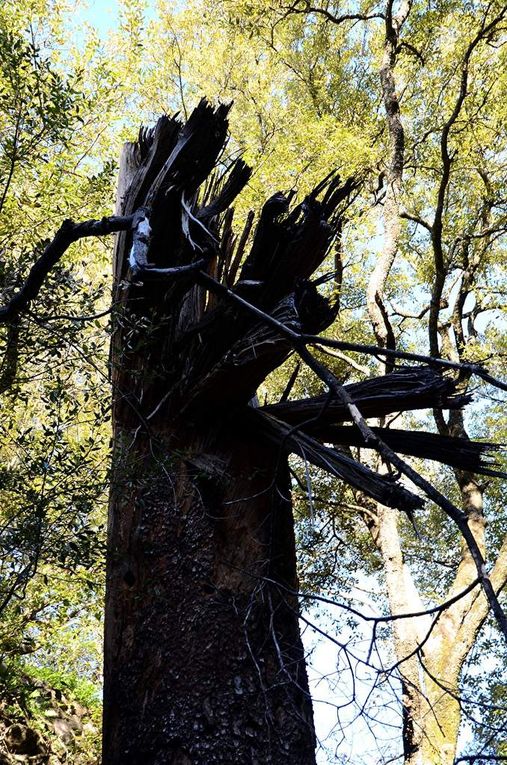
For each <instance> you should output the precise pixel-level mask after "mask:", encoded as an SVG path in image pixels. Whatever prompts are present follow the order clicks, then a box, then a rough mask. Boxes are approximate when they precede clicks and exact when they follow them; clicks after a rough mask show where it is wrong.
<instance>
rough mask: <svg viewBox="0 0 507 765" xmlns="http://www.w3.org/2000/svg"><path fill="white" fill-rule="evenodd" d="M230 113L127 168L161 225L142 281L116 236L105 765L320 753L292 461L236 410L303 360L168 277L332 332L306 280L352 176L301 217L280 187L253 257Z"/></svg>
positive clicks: (144, 139)
mask: <svg viewBox="0 0 507 765" xmlns="http://www.w3.org/2000/svg"><path fill="white" fill-rule="evenodd" d="M226 112H227V110H226V109H225V108H224V107H219V108H218V109H217V110H213V109H212V108H211V107H210V106H208V105H207V104H205V103H202V104H201V105H200V106H199V107H198V109H197V110H196V112H194V114H193V115H192V116H191V117H190V119H189V121H188V122H187V123H186V125H185V126H182V125H181V124H180V123H178V122H177V121H176V120H168V119H166V118H162V119H161V120H159V122H158V123H157V125H156V127H155V128H154V130H152V131H141V134H140V139H139V142H138V143H137V144H131V145H127V147H126V156H124V158H123V161H122V165H121V167H122V172H121V178H120V192H119V194H120V196H121V199H119V202H118V210H119V211H121V212H122V213H123V214H125V215H129V214H132V213H135V211H136V210H139V209H140V208H141V209H142V210H143V211H144V212H143V215H145V216H146V220H148V219H149V222H150V224H151V232H150V231H149V227H148V228H147V226H146V223H143V226H144V229H143V231H144V232H146V231H148V236H145V239H142V237H141V239H140V244H139V242H138V245H136V246H138V249H139V248H140V249H141V250H142V253H143V254H142V258H143V260H146V262H143V264H142V268H143V270H142V271H140V268H141V264H140V256H137V259H136V256H135V252H134V251H131V247H132V239H133V234H132V233H130V234H129V233H128V232H125V233H122V234H121V235H120V236H119V237H118V241H117V246H116V255H115V268H114V273H115V295H114V298H115V304H116V305H117V306H118V308H117V313H116V317H115V323H114V333H113V339H112V354H111V369H112V382H113V388H114V407H113V425H114V457H115V460H114V471H113V484H112V491H111V500H110V519H109V554H108V572H107V598H106V600H107V604H106V630H105V688H104V745H103V758H104V763H107V765H120V763H121V765H141V763H142V764H143V765H155V764H157V765H161V764H162V763H174V764H178V765H183V764H185V765H187V763H203V764H204V763H238V764H239V763H245V765H246V764H247V763H248V764H251V763H258V764H259V765H264V764H265V763H301V765H307V764H311V763H313V762H314V761H315V755H314V745H315V741H314V729H313V718H312V707H311V701H310V697H309V693H308V683H307V678H306V671H305V663H304V656H303V648H302V644H301V640H300V637H299V628H298V603H297V599H296V598H294V597H293V596H292V595H290V594H289V593H290V592H294V591H295V590H296V589H297V580H296V562H295V545H294V532H293V521H292V514H291V502H290V482H289V475H288V468H287V453H286V450H282V449H281V448H280V445H279V444H276V443H274V444H272V443H271V442H270V441H269V440H268V439H266V438H264V437H262V436H261V435H258V434H257V433H256V432H255V429H254V430H252V432H247V429H248V423H247V420H245V418H244V417H243V418H242V417H241V413H242V412H244V411H245V409H247V408H248V407H249V401H250V400H251V398H252V396H253V395H254V394H255V391H256V388H257V386H258V384H259V383H260V382H261V381H262V380H263V379H264V377H265V376H266V375H267V374H268V373H269V372H270V371H271V370H272V369H274V368H275V367H277V366H278V365H279V364H280V363H281V362H282V361H283V359H284V358H285V357H286V356H287V354H288V353H289V352H290V350H291V348H290V345H289V344H288V343H287V341H286V340H285V339H284V338H283V337H281V336H278V335H277V334H276V332H274V331H273V330H271V329H270V328H269V327H267V328H266V327H265V326H264V325H263V324H262V322H259V320H258V319H256V318H255V316H253V317H250V316H248V315H247V314H245V312H241V311H239V312H237V311H236V310H235V309H234V306H231V305H229V304H228V303H226V302H224V301H223V300H221V298H220V297H218V296H216V295H214V294H212V293H209V292H207V291H206V290H205V289H204V288H203V287H201V286H199V285H198V284H196V283H195V281H197V280H195V281H192V279H191V278H189V275H188V274H190V275H191V272H185V271H183V272H181V274H182V275H181V276H178V278H171V279H169V278H167V274H166V273H164V269H167V268H168V267H169V268H172V269H175V268H178V267H182V266H183V267H184V268H185V267H187V266H190V268H191V269H192V268H193V265H192V264H193V263H195V262H196V261H199V263H200V264H201V267H202V268H203V271H204V272H205V273H206V274H208V275H210V276H212V277H213V278H214V279H216V280H217V281H218V282H220V283H221V284H223V285H226V286H232V285H234V287H233V289H234V291H235V294H237V295H241V296H243V297H247V298H248V299H250V300H253V301H254V302H255V304H256V305H258V306H259V307H261V308H262V309H263V310H266V311H269V313H270V314H271V315H272V316H274V317H276V318H278V319H279V320H280V321H283V322H284V323H285V324H286V325H287V326H291V327H293V328H295V329H297V330H303V329H304V330H305V331H319V329H321V328H323V327H325V326H327V325H328V324H329V323H330V321H332V319H333V317H334V315H335V314H334V312H333V310H332V309H331V308H330V306H329V305H328V304H327V302H326V301H325V300H323V299H322V298H320V297H319V295H318V293H317V291H316V289H315V288H312V285H311V283H310V282H309V281H308V279H309V277H310V276H311V274H312V272H313V271H314V270H315V268H317V267H318V265H319V264H320V263H321V261H322V260H323V258H324V257H325V255H326V253H327V251H328V248H329V245H330V243H331V240H332V238H333V231H334V227H333V226H332V225H330V224H329V223H328V222H327V219H329V218H330V216H332V215H333V214H334V210H335V208H336V206H337V204H338V203H339V202H340V201H342V200H344V199H346V197H347V194H348V191H349V189H350V188H351V187H352V184H351V183H350V182H349V183H348V185H347V183H346V184H345V185H344V186H341V185H340V184H339V182H338V181H337V180H336V179H335V180H331V182H328V183H327V184H326V185H325V186H322V187H321V189H320V190H317V191H316V193H315V195H314V196H310V197H309V198H307V200H306V201H305V202H304V204H303V205H300V206H299V207H297V208H296V209H295V210H293V211H292V212H290V213H289V212H288V202H287V200H285V199H284V198H283V196H282V195H280V194H279V195H275V196H274V197H273V198H272V199H271V200H269V201H268V202H267V203H266V205H265V207H264V209H263V211H262V213H261V215H260V219H259V222H258V224H257V228H256V230H255V232H254V233H253V237H252V244H251V248H250V251H249V253H248V255H247V256H246V257H245V255H244V252H245V248H246V245H247V237H248V233H249V231H250V230H251V228H252V218H251V216H250V217H249V218H248V221H247V227H246V230H245V233H244V235H243V236H242V237H238V238H237V239H236V237H235V236H234V234H233V232H232V228H231V222H232V215H233V213H232V211H231V210H227V208H228V206H229V205H230V203H231V201H232V200H233V199H234V197H235V196H236V195H237V193H239V191H240V190H241V188H242V186H243V185H244V184H245V183H246V182H247V180H248V177H249V170H248V168H246V167H245V166H244V164H243V163H241V162H238V163H236V165H234V166H233V168H232V169H231V170H230V171H229V173H228V175H227V177H226V178H225V179H223V180H222V181H220V180H219V179H217V178H216V177H215V178H213V177H209V174H210V173H211V171H212V169H213V166H214V164H215V162H216V160H217V157H218V155H219V152H220V151H221V150H222V146H223V143H224V140H225V137H226V129H227V122H226ZM202 184H204V185H203V186H202V188H201V190H198V189H199V186H201V185H202ZM319 192H322V198H321V200H320V201H319V202H317V200H316V195H317V193H319ZM138 233H139V232H138ZM141 233H143V232H141ZM143 235H145V234H143ZM134 236H135V234H134ZM146 247H148V250H147V251H146ZM132 252H134V256H133V255H132ZM129 258H130V268H129ZM157 269H158V270H157ZM171 276H174V271H173V272H171ZM238 277H239V278H238Z"/></svg>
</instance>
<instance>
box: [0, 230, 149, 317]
mask: <svg viewBox="0 0 507 765" xmlns="http://www.w3.org/2000/svg"><path fill="white" fill-rule="evenodd" d="M134 218H135V216H134V215H127V216H116V215H112V216H111V217H109V218H102V220H87V221H84V222H83V223H74V222H73V221H72V220H64V221H63V223H62V225H61V226H60V228H59V229H58V231H57V232H56V235H55V237H54V239H53V240H52V241H51V242H50V243H49V244H48V245H47V246H46V248H45V249H44V252H43V253H42V255H41V256H40V258H38V259H37V260H36V261H35V263H34V264H33V266H32V268H31V269H30V273H29V274H28V276H27V278H26V281H25V283H24V284H23V286H22V287H21V289H20V290H18V292H16V294H15V295H14V297H12V298H11V299H10V300H9V302H8V303H7V304H6V305H5V306H3V307H2V308H0V323H5V322H7V321H11V320H12V319H14V318H15V317H16V316H18V315H19V314H20V313H21V312H22V311H24V310H25V308H27V307H28V306H29V304H30V303H31V302H32V300H34V299H35V298H36V297H37V295H38V294H39V291H40V289H41V287H42V285H43V284H44V280H45V279H46V277H47V275H48V274H49V272H50V271H51V269H52V268H53V267H54V266H55V265H56V263H57V262H58V261H59V260H60V258H61V257H62V256H63V255H64V254H65V252H66V251H67V249H68V248H69V247H70V245H71V244H72V243H73V242H77V241H78V239H84V238H85V237H88V236H105V235H106V234H111V233H113V232H114V231H126V230H127V229H130V228H131V227H132V224H133V222H134Z"/></svg>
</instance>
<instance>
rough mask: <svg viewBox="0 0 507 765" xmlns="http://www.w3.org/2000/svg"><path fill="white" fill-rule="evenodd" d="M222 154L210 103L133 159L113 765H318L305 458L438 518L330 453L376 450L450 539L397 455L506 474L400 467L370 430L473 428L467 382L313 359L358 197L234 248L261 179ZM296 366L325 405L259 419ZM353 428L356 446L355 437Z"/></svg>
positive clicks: (320, 192) (108, 693) (119, 329)
mask: <svg viewBox="0 0 507 765" xmlns="http://www.w3.org/2000/svg"><path fill="white" fill-rule="evenodd" d="M226 134H227V109H226V108H225V107H223V106H221V107H218V108H217V109H216V110H215V109H213V108H212V107H210V106H209V105H208V104H207V103H206V102H202V103H201V104H200V105H199V107H198V108H197V109H196V110H195V111H194V112H193V114H192V115H191V116H190V118H189V120H188V121H187V122H186V124H185V125H182V124H180V123H179V122H178V121H177V120H176V119H168V118H165V117H164V118H161V119H160V120H159V121H158V123H157V125H156V126H155V128H154V129H153V130H150V131H145V130H142V131H141V133H140V136H139V140H138V142H137V143H135V144H128V145H127V147H126V149H125V152H124V155H123V158H122V165H121V170H120V181H119V192H118V209H117V213H118V215H119V216H121V217H119V218H116V219H115V220H116V221H120V222H121V225H120V224H115V225H117V229H116V230H119V229H121V233H120V234H119V236H118V240H117V245H116V253H115V265H114V274H115V280H114V301H113V305H114V307H115V313H114V317H113V336H112V343H111V377H112V384H113V436H114V464H113V474H112V486H111V496H110V512H109V532H108V536H109V540H108V562H107V592H106V625H105V665H104V674H105V683H104V743H103V762H104V765H106V764H107V765H120V764H121V765H141V764H142V765H163V764H165V763H172V764H174V765H188V764H190V763H196V764H202V765H204V764H206V765H208V763H209V764H211V763H221V764H223V763H235V764H237V765H241V764H242V763H245V765H246V764H247V763H248V764H249V765H250V764H252V763H258V765H265V764H268V763H273V764H274V765H278V764H280V765H283V763H291V764H295V765H297V764H298V763H299V764H301V765H308V764H310V763H314V762H315V755H314V745H315V735H314V727H313V717H312V707H311V700H310V696H309V692H308V681H307V676H306V670H305V661H304V653H303V647H302V643H301V639H300V635H299V628H298V601H297V598H296V597H295V595H294V594H293V593H295V592H297V575H296V555H295V542H294V529H293V519H292V511H291V499H290V480H289V472H288V464H287V455H288V453H289V452H291V451H293V452H295V453H304V454H305V457H306V458H307V459H308V460H309V461H311V462H313V463H315V464H316V465H319V466H320V467H322V468H324V469H325V470H327V471H328V472H330V473H332V474H333V475H335V476H337V477H338V478H340V479H342V480H345V481H348V482H349V483H350V484H351V485H353V486H356V487H358V488H360V489H361V491H363V492H364V493H365V494H367V495H369V496H370V497H373V498H374V499H376V500H377V501H379V502H382V504H383V505H385V506H389V507H391V508H401V509H403V510H405V511H407V512H412V511H413V510H416V509H418V508H419V507H421V505H422V504H423V499H422V497H420V496H418V495H416V494H414V493H413V491H411V490H409V489H407V488H406V487H404V486H403V485H401V484H400V483H398V482H397V481H395V480H393V479H392V478H391V477H390V476H386V475H380V474H377V473H375V472H374V471H372V470H370V469H369V468H367V467H365V466H363V465H361V464H359V463H357V462H355V461H354V460H353V459H352V458H350V457H349V456H347V455H345V454H343V452H342V451H340V449H339V448H338V449H335V448H333V447H331V446H329V445H326V444H325V443H324V442H325V441H327V442H329V441H331V442H333V443H342V444H356V443H357V444H360V445H362V444H363V443H364V445H366V446H368V447H371V448H375V449H377V450H379V451H380V452H381V453H382V454H383V456H384V457H387V459H389V460H390V461H391V463H392V464H393V465H395V466H396V468H397V469H400V470H401V471H402V472H405V474H406V475H408V476H409V477H410V478H411V480H413V481H414V482H415V484H416V485H417V486H419V487H422V488H423V489H424V490H425V491H426V492H427V493H428V496H431V497H432V498H433V499H435V501H437V502H439V501H442V502H444V506H445V509H446V511H447V512H449V513H450V515H451V517H452V518H453V519H454V516H455V514H456V513H458V514H459V511H458V510H456V509H455V508H453V506H452V505H451V504H450V503H449V502H447V500H444V499H442V500H440V499H439V497H440V495H439V494H438V492H436V491H429V489H428V486H429V484H428V483H427V482H425V481H424V480H423V479H421V478H420V477H418V476H417V474H416V473H415V471H414V470H413V469H411V468H409V467H408V466H405V463H403V462H402V461H401V460H400V459H399V458H398V457H397V455H396V454H394V451H393V449H395V450H396V451H399V452H403V451H404V450H405V452H406V453H408V454H417V455H423V456H424V455H426V454H428V453H429V454H430V456H434V455H435V454H437V453H438V457H437V458H438V459H440V460H441V461H444V462H445V461H448V462H449V461H451V462H452V464H453V465H455V466H456V467H466V466H469V465H470V464H473V465H474V466H475V467H476V468H477V469H483V470H484V472H488V471H490V472H491V468H490V467H488V463H484V462H483V461H481V455H482V453H483V451H484V450H485V449H487V448H488V447H489V446H490V445H482V446H477V447H474V445H473V444H469V445H468V446H467V448H463V449H462V450H461V451H460V444H459V442H458V439H456V440H452V441H451V440H449V439H448V440H447V441H446V442H445V443H443V442H442V444H440V445H439V444H438V443H436V442H435V440H434V438H433V436H432V434H421V436H420V437H419V438H417V437H416V438H412V439H409V438H408V437H407V438H404V436H403V433H402V432H395V433H394V432H393V433H392V434H390V438H391V439H392V447H393V448H392V449H391V447H390V446H389V445H388V444H387V443H384V442H382V440H381V436H382V433H381V431H377V432H373V431H372V430H371V429H370V428H368V427H367V425H366V424H365V422H364V419H362V415H361V411H362V412H364V414H365V415H366V416H369V417H375V416H379V415H381V414H386V413H387V412H390V411H401V410H404V409H412V408H420V407H421V406H424V407H433V408H442V407H445V408H449V409H455V408H459V407H461V406H463V405H464V404H465V403H467V401H468V397H466V396H462V395H459V394H457V393H456V386H455V384H454V383H453V382H452V380H450V379H449V378H446V377H443V376H442V375H441V374H440V373H439V372H438V371H435V370H433V369H431V368H427V367H426V368H420V369H414V368H401V369H396V370H395V371H394V373H393V374H391V375H387V376H386V377H384V378H378V379H377V380H369V381H366V382H364V383H358V384H355V385H353V386H348V388H347V389H345V388H342V387H341V386H340V385H339V383H338V381H337V380H336V379H335V378H334V377H333V375H332V374H331V372H329V370H327V369H326V368H325V367H323V365H322V364H320V362H318V360H316V359H315V358H314V357H313V356H312V354H311V353H310V352H309V351H308V349H307V347H306V345H307V344H308V343H310V342H311V338H310V336H313V335H314V334H315V333H318V332H320V331H322V330H323V329H325V328H326V327H327V326H329V325H330V324H331V322H332V321H333V319H334V317H335V313H336V305H334V306H333V305H331V304H330V303H329V302H328V301H327V300H326V299H325V298H324V297H322V296H321V295H320V294H319V292H318V290H317V282H318V280H317V282H312V281H311V277H312V274H313V273H314V272H315V271H316V270H317V269H318V268H319V266H320V265H321V264H322V263H323V261H324V259H325V257H326V255H327V254H328V253H329V249H330V246H331V244H332V242H333V238H334V237H335V235H336V232H337V231H339V229H340V220H341V215H342V214H343V212H344V211H345V209H346V207H347V206H348V204H349V198H350V195H351V193H352V192H353V191H354V189H355V188H356V183H355V181H354V179H349V180H347V181H345V182H341V181H340V179H339V178H338V177H336V176H334V175H331V176H330V177H329V178H328V179H326V180H325V181H324V182H323V183H321V184H320V185H319V186H318V187H317V188H316V189H315V190H314V192H312V193H311V194H310V195H309V196H308V197H307V198H306V199H305V200H304V202H303V203H301V204H299V205H297V206H296V207H294V208H293V209H290V206H289V201H290V200H288V199H286V198H285V197H284V196H283V195H282V194H275V195H274V196H273V197H271V199H269V200H268V201H267V202H266V204H265V205H264V208H263V209H262V211H261V213H260V216H259V219H258V222H257V225H256V227H255V229H254V227H253V218H252V215H249V216H248V217H247V222H246V226H245V230H244V232H243V234H242V235H241V236H238V237H236V236H235V234H234V233H233V228H232V220H233V215H234V213H233V210H232V208H231V207H230V205H231V203H232V202H233V201H234V199H235V197H236V196H237V194H238V193H239V192H240V191H241V189H242V188H243V187H244V185H245V184H246V183H247V182H248V179H249V176H250V170H249V169H248V168H247V167H246V166H245V165H244V163H243V162H241V161H238V162H236V163H235V164H234V165H233V166H232V167H231V168H229V169H228V171H227V172H226V173H225V175H223V176H222V177H220V175H219V173H218V172H217V171H214V168H215V166H216V165H217V162H218V157H219V155H220V153H221V151H222V149H223V146H224V143H225V140H226ZM126 221H127V222H128V226H127V225H125V222H126ZM104 225H105V224H104ZM320 281H321V282H322V280H320ZM319 283H320V282H319ZM15 308H16V307H15ZM6 310H7V309H6ZM16 310H17V309H16ZM0 320H1V314H0ZM305 337H306V338H310V340H308V339H307V340H304V339H303V338H305ZM293 350H296V351H297V352H298V353H299V354H300V356H301V358H302V359H303V360H304V361H305V362H306V363H307V364H308V365H309V366H310V367H311V369H312V370H313V371H314V372H315V373H316V374H318V375H319V376H320V377H321V379H322V381H323V382H324V383H325V385H326V386H327V388H328V391H329V392H328V395H327V396H323V397H316V398H314V399H308V400H306V401H286V402H284V403H280V404H279V405H275V406H271V407H263V408H259V407H257V406H256V404H255V398H254V397H255V392H256V390H257V387H258V385H259V384H260V383H261V382H262V381H263V380H264V379H265V377H266V376H267V375H268V374H269V373H270V372H271V371H272V370H274V369H276V368H277V367H278V366H279V365H280V364H281V363H282V362H283V361H284V360H285V359H286V358H287V356H288V355H289V354H290V353H291V352H292V351H293ZM333 397H334V398H333ZM358 407H359V408H358ZM360 410H361V411H360ZM350 419H352V420H353V421H354V424H355V426H356V427H357V428H358V431H357V433H355V432H354V433H352V431H351V430H350V428H344V427H341V425H340V423H341V422H342V421H343V420H350ZM358 434H359V435H358ZM393 439H394V440H393ZM437 439H438V437H437ZM430 489H431V487H430ZM458 520H459V518H458ZM460 528H461V527H460ZM475 559H477V561H478V563H477V566H478V567H479V568H481V566H482V563H483V561H482V558H481V557H480V553H477V552H476V553H475V558H474V560H475ZM481 570H482V569H481ZM483 579H484V580H486V577H485V576H484V577H483ZM486 584H487V582H486ZM485 587H486V585H485ZM490 589H491V587H490ZM488 597H489V598H494V593H493V595H490V594H489V592H488ZM495 604H496V601H495ZM496 605H497V604H496ZM498 609H499V607H498ZM498 609H497V610H498ZM500 613H501V610H500Z"/></svg>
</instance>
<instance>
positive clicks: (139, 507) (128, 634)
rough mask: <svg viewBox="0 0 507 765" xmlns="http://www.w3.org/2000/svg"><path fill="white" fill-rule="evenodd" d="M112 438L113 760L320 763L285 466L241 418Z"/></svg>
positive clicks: (109, 699) (109, 691) (109, 747)
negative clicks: (248, 433)
mask: <svg viewBox="0 0 507 765" xmlns="http://www.w3.org/2000/svg"><path fill="white" fill-rule="evenodd" d="M116 438H117V453H118V458H119V464H118V465H117V466H116V470H115V475H116V478H115V489H114V492H113V495H112V501H111V525H110V550H109V556H110V561H111V564H110V567H109V577H108V586H109V591H108V612H107V615H106V621H107V624H108V629H107V633H106V646H107V654H106V686H105V701H106V708H105V712H104V724H105V744H104V762H107V763H120V762H121V763H125V765H128V764H132V765H133V764H134V763H139V764H140V763H147V765H149V764H151V763H153V764H155V763H194V762H195V763H224V762H231V763H232V762H234V763H236V762H237V763H259V765H260V764H261V763H283V762H287V763H289V762H291V763H292V762H294V763H311V762H313V761H314V753H313V750H314V739H313V721H312V710H311V703H310V699H309V696H308V685H307V680H306V673H305V668H304V660H303V652H302V646H301V642H300V638H299V633H298V619H297V613H298V606H297V602H296V601H295V600H294V599H293V598H291V597H287V596H286V595H285V594H284V596H283V597H282V596H281V591H280V590H279V589H278V588H277V587H276V586H273V585H270V584H268V583H267V582H266V581H265V579H264V577H266V578H269V579H270V580H274V581H278V582H281V583H282V584H284V585H285V586H286V587H288V588H290V589H291V590H292V591H293V590H294V589H295V588H296V572H295V555H294V536H293V529H292V516H291V506H290V498H289V494H288V485H287V483H288V482H287V474H286V473H285V466H284V461H283V460H282V461H280V460H279V459H278V457H279V455H278V454H276V453H275V452H274V450H272V449H269V448H266V446H265V444H264V443H262V442H259V441H256V440H255V438H254V437H252V438H251V439H248V441H247V440H246V439H245V438H244V434H243V433H238V432H237V428H236V427H235V423H234V416H233V413H229V415H227V414H225V413H223V414H222V417H221V418H219V419H218V420H214V421H207V422H206V421H205V422H203V423H202V424H201V425H196V424H191V423H188V422H187V423H185V424H183V423H179V424H178V425H175V424H173V423H171V425H170V426H169V427H168V429H167V431H166V432H165V433H159V434H157V437H156V438H152V439H150V438H147V437H146V436H144V435H143V436H142V437H141V436H138V437H137V439H136V441H135V443H133V433H132V432H126V431H123V432H122V435H121V436H120V435H119V432H117V436H116ZM277 465H278V468H277Z"/></svg>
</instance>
